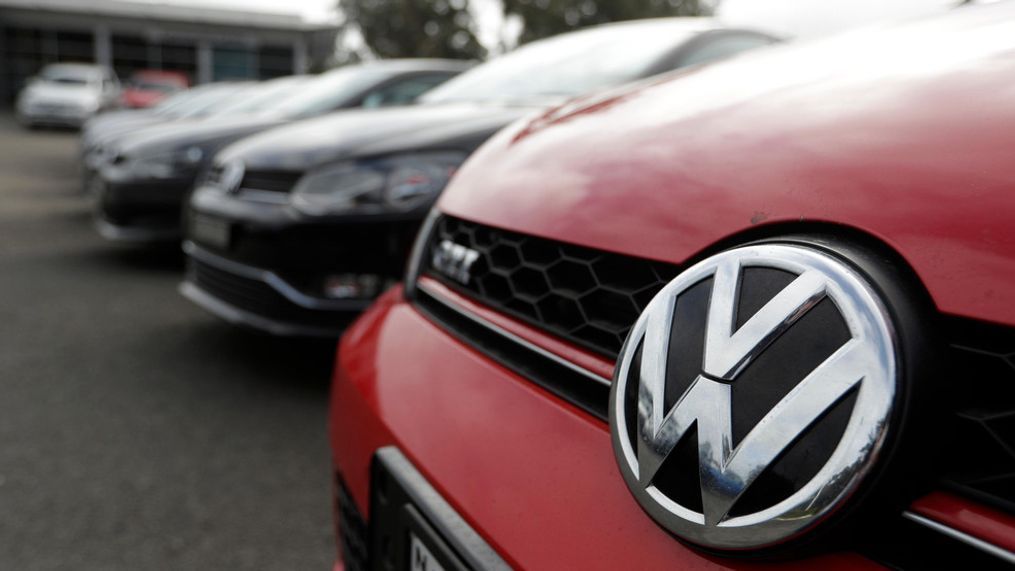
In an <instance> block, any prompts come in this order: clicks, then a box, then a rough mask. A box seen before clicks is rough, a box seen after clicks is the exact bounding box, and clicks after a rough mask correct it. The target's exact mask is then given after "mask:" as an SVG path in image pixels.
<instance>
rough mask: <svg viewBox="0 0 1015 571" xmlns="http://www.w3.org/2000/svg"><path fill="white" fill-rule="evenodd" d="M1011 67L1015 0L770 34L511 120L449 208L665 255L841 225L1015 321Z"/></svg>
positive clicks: (935, 290)
mask: <svg viewBox="0 0 1015 571" xmlns="http://www.w3.org/2000/svg"><path fill="white" fill-rule="evenodd" d="M1013 79H1015V5H1012V4H1010V3H1007V4H1005V3H1002V4H997V5H992V6H982V7H978V6H977V7H968V8H964V9H961V10H956V11H954V12H953V13H951V14H950V15H949V16H947V17H944V18H934V19H927V20H923V21H918V22H915V23H911V24H908V25H904V26H897V27H886V28H880V29H868V30H864V31H860V32H855V33H852V34H848V35H845V36H840V37H838V38H835V39H831V40H827V41H823V42H820V43H813V44H810V45H805V44H797V45H795V46H785V47H776V48H771V49H767V50H763V51H760V52H755V53H752V54H747V55H745V56H742V57H739V58H736V59H734V60H731V61H728V62H726V63H722V64H718V65H715V66H711V67H706V68H699V69H697V70H692V71H690V72H686V73H682V74H677V75H675V76H671V77H670V78H667V79H663V80H655V81H653V82H649V83H643V84H641V85H639V86H635V87H631V88H628V89H625V90H619V91H615V92H612V93H608V94H605V95H601V96H599V97H595V98H591V99H589V100H586V101H579V102H577V103H572V104H571V105H570V106H569V107H568V108H563V109H558V110H555V111H552V112H550V113H548V114H546V115H545V116H543V117H542V118H540V119H536V120H534V121H530V122H527V123H524V124H516V125H515V126H514V127H512V128H510V129H508V130H506V131H504V132H502V133H501V134H499V135H498V136H497V137H496V138H495V139H494V140H492V141H491V142H490V143H489V144H487V145H486V146H485V147H484V148H483V149H481V150H480V151H479V152H478V153H476V154H475V155H474V156H473V158H472V159H471V160H470V161H469V162H468V163H467V164H466V165H465V166H464V167H463V169H462V170H461V171H460V173H459V175H458V176H457V177H456V179H455V181H454V182H453V183H452V185H451V186H450V188H449V189H448V191H447V192H446V193H445V194H444V196H443V198H442V200H441V202H440V207H441V208H442V209H443V210H444V211H446V212H449V213H451V214H454V215H457V216H460V217H463V218H467V219H471V220H474V221H477V222H482V223H486V224H489V225H493V226H499V227H503V228H510V229H513V230H517V231H520V232H524V233H529V234H534V235H539V236H544V237H548V238H554V239H558V240H562V241H566V242H572V243H577V244H582V245H586V246H590V247H595V248H599V249H605V250H612V251H617V252H621V253H625V254H629V255H634V256H640V257H647V258H653V259H658V260H663V261H668V262H673V263H685V262H687V261H688V260H691V259H693V258H694V257H695V256H697V255H700V254H701V253H702V251H703V250H706V249H709V248H713V247H715V245H716V244H723V243H726V244H728V243H730V242H729V241H727V240H729V239H731V238H733V239H740V240H746V239H748V238H750V237H752V236H759V235H766V233H767V234H771V233H776V232H780V233H781V232H791V231H797V230H801V229H810V230H813V229H814V228H815V227H816V226H819V225H825V226H824V227H826V228H828V227H830V226H828V225H833V224H834V225H838V226H848V227H852V228H853V229H858V230H860V231H862V232H865V233H867V234H869V235H873V236H875V237H877V238H878V239H880V240H882V241H883V242H885V243H887V244H888V245H890V246H891V247H893V248H895V249H896V250H897V251H898V252H900V253H901V254H902V255H903V256H904V257H905V258H906V259H907V260H908V261H909V263H910V264H911V265H912V266H913V267H914V269H915V270H916V271H917V273H918V274H919V275H920V277H921V278H922V280H923V281H924V283H925V284H926V285H927V287H928V289H929V290H930V292H931V295H932V297H933V298H934V300H935V301H936V303H937V304H938V306H939V307H940V309H941V310H943V311H945V312H949V313H953V314H957V315H964V316H968V317H976V318H981V319H985V320H992V321H998V322H1004V323H1008V324H1015V288H1013V287H1011V284H1012V283H1015V231H1013V230H1012V222H1011V216H1012V213H1015V192H1012V189H1013V187H1015V169H1012V168H1011V152H1012V149H1015V98H1013V97H1012V80H1013ZM724 241H725V242H724Z"/></svg>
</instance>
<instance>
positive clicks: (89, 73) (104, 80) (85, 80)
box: [16, 63, 120, 127]
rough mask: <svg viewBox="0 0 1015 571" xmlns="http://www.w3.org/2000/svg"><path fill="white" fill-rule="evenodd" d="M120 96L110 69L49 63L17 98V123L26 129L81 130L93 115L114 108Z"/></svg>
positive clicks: (118, 87)
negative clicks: (62, 127) (47, 127)
mask: <svg viewBox="0 0 1015 571" xmlns="http://www.w3.org/2000/svg"><path fill="white" fill-rule="evenodd" d="M119 96H120V82H119V81H118V80H117V79H116V75H115V74H114V73H113V72H112V70H109V69H107V68H104V67H101V66H97V65H87V64H70V63H57V64H50V65H47V66H46V67H44V68H43V69H42V71H41V72H39V75H37V76H35V77H33V78H32V79H31V80H29V82H28V84H27V85H26V86H25V88H24V89H22V90H21V93H20V94H19V95H18V101H17V106H16V107H17V115H18V120H19V121H21V123H22V124H23V125H26V126H29V127H31V126H35V125H40V124H47V125H66V126H71V127H80V126H81V124H82V123H84V122H85V121H86V120H87V119H88V118H89V117H91V116H92V115H94V114H95V113H97V112H99V111H101V110H103V109H106V108H109V107H112V106H114V105H115V104H116V102H117V100H118V99H119Z"/></svg>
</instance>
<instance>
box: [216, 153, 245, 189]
mask: <svg viewBox="0 0 1015 571" xmlns="http://www.w3.org/2000/svg"><path fill="white" fill-rule="evenodd" d="M243 172H244V167H243V163H242V162H240V161H229V162H228V163H226V164H224V165H222V172H221V173H220V174H219V181H218V182H219V187H220V188H221V189H222V190H223V191H225V192H226V193H229V194H236V193H237V192H239V191H240V184H242V183H243Z"/></svg>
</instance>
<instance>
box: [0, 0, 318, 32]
mask: <svg viewBox="0 0 1015 571" xmlns="http://www.w3.org/2000/svg"><path fill="white" fill-rule="evenodd" d="M4 8H17V9H21V10H32V11H38V12H53V13H62V14H82V15H89V16H97V17H110V16H115V17H124V18H140V19H145V20H162V21H174V22H185V23H193V24H205V25H213V26H214V25H219V26H230V27H244V28H265V29H272V30H293V31H302V30H307V31H309V30H319V29H331V28H335V27H336V24H335V23H334V22H324V23H320V22H307V21H306V20H304V19H303V17H302V16H300V15H298V14H280V13H271V12H252V11H246V10H236V9H228V8H205V7H195V6H194V5H180V4H166V3H161V2H136V1H134V2H131V1H128V0H87V1H82V0H0V10H2V9H4Z"/></svg>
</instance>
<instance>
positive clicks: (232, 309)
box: [177, 281, 343, 337]
mask: <svg viewBox="0 0 1015 571" xmlns="http://www.w3.org/2000/svg"><path fill="white" fill-rule="evenodd" d="M177 291H179V292H180V295H182V296H183V297H185V298H187V299H189V300H190V301H192V302H193V303H194V304H195V305H197V306H198V307H201V308H202V309H204V310H206V311H207V312H208V313H211V314H212V315H214V316H216V317H219V318H221V319H223V320H225V321H227V322H229V323H232V324H234V325H242V326H245V327H250V328H252V329H257V330H259V331H265V332H267V333H270V334H272V335H278V336H285V337H290V336H291V337H338V336H339V335H341V334H342V331H343V328H340V327H336V328H335V329H329V328H326V327H313V326H308V325H299V324H296V323H286V322H283V321H276V320H274V319H268V318H267V317H262V316H260V315H257V314H256V313H252V312H250V311H247V310H245V309H240V308H238V307H236V306H234V305H230V304H228V303H226V302H224V301H222V300H221V299H219V298H217V297H215V296H214V295H212V294H210V293H208V292H206V291H204V290H203V289H201V288H200V287H199V286H198V285H197V284H195V283H193V282H190V281H184V282H183V283H181V284H180V285H179V287H178V289H177Z"/></svg>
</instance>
